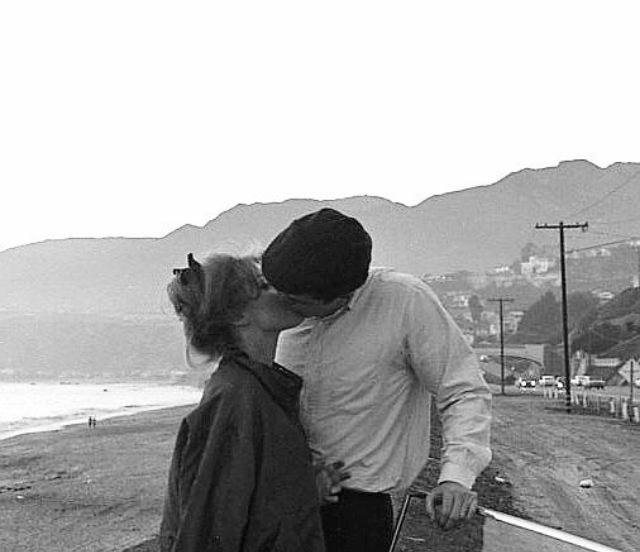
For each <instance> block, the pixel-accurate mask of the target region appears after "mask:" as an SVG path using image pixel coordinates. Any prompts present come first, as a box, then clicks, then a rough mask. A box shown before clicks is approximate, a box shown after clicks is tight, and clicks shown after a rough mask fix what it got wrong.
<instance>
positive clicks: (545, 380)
mask: <svg viewBox="0 0 640 552" xmlns="http://www.w3.org/2000/svg"><path fill="white" fill-rule="evenodd" d="M538 383H539V384H540V387H553V386H554V385H555V383H556V377H555V376H540V381H539V382H538Z"/></svg>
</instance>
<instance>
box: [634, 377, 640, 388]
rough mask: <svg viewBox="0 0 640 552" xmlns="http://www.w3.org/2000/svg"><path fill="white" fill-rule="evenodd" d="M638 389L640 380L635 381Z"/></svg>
mask: <svg viewBox="0 0 640 552" xmlns="http://www.w3.org/2000/svg"><path fill="white" fill-rule="evenodd" d="M635 384H636V387H640V378H636V379H635Z"/></svg>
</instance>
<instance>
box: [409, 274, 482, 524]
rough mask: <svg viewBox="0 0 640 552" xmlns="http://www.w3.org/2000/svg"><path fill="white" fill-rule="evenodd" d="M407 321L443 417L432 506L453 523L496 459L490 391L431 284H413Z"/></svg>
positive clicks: (465, 514)
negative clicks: (492, 445)
mask: <svg viewBox="0 0 640 552" xmlns="http://www.w3.org/2000/svg"><path fill="white" fill-rule="evenodd" d="M405 323H406V324H407V335H408V338H407V346H408V350H409V354H410V361H411V366H412V367H413V369H414V371H415V373H416V375H417V377H418V378H419V379H420V381H421V382H422V383H423V384H424V385H425V386H426V387H427V389H428V390H429V391H430V392H431V393H432V395H434V397H435V400H436V406H437V408H438V411H439V413H440V417H441V421H442V436H443V443H444V444H443V450H442V458H441V472H440V477H439V479H438V486H437V487H436V488H435V489H434V490H433V492H432V493H431V494H430V495H429V497H428V498H427V505H426V506H427V512H428V513H429V515H430V516H431V517H432V519H435V520H436V521H437V522H438V523H439V524H440V525H442V526H443V527H447V528H448V527H450V526H452V525H453V524H454V523H455V522H457V521H459V520H464V519H467V518H469V517H470V516H471V515H472V514H473V512H475V509H476V507H477V497H476V494H475V493H474V492H473V491H471V490H470V489H471V487H472V485H473V483H474V481H475V479H476V478H477V476H478V475H479V474H480V472H481V471H482V470H483V469H484V468H485V467H486V466H487V465H488V464H489V461H490V460H491V449H490V447H489V437H490V424H491V392H490V390H489V388H488V387H487V384H486V382H485V381H484V379H483V377H482V375H481V372H480V368H479V365H478V361H477V357H476V355H475V353H474V352H473V350H472V349H471V347H470V346H469V345H468V344H467V342H466V341H465V339H464V337H463V335H462V332H461V331H460V329H459V328H458V326H457V325H456V323H455V322H454V321H453V319H452V318H451V316H450V315H449V314H448V313H447V312H446V311H445V309H444V307H442V305H441V304H440V302H439V301H438V299H437V297H436V296H435V294H434V293H433V292H432V291H431V290H430V288H428V286H426V285H420V286H417V288H416V289H415V290H414V293H413V294H412V297H411V300H410V303H409V307H408V309H407V316H406V318H405ZM436 503H439V504H440V507H439V508H436V507H435V505H436Z"/></svg>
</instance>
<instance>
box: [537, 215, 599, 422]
mask: <svg viewBox="0 0 640 552" xmlns="http://www.w3.org/2000/svg"><path fill="white" fill-rule="evenodd" d="M567 228H580V229H582V231H583V232H585V231H586V230H587V228H589V223H588V222H583V223H575V224H565V223H564V222H562V221H560V222H559V223H558V224H540V223H538V224H536V229H537V230H560V280H561V283H562V339H563V341H564V379H565V386H566V393H565V397H564V400H565V408H566V410H567V414H571V369H570V368H569V324H568V322H567V275H566V266H565V258H564V231H565V229H567Z"/></svg>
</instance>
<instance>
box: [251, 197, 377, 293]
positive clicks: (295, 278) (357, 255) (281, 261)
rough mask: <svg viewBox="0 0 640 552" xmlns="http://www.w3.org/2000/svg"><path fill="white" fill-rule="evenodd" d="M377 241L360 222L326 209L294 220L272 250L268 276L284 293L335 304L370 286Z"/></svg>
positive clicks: (267, 256)
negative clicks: (372, 242) (374, 244)
mask: <svg viewBox="0 0 640 552" xmlns="http://www.w3.org/2000/svg"><path fill="white" fill-rule="evenodd" d="M370 263H371V236H369V234H368V233H367V231H366V230H365V229H364V228H363V227H362V225H361V224H360V223H359V222H358V221H357V220H356V219H354V218H352V217H348V216H346V215H344V214H342V213H340V212H339V211H336V210H335V209H328V208H325V209H320V210H319V211H315V212H313V213H310V214H308V215H305V216H303V217H301V218H299V219H296V220H294V221H293V222H292V223H291V224H290V225H289V226H288V227H287V228H285V229H284V230H283V231H282V232H280V234H278V235H277V236H276V237H275V238H274V240H273V241H272V242H271V243H270V244H269V246H268V247H267V249H266V251H265V252H264V254H263V256H262V272H263V273H264V275H265V277H266V278H267V280H268V281H269V283H270V284H271V285H273V286H274V287H275V288H276V289H278V290H279V291H282V292H284V293H290V294H293V295H299V294H308V295H311V296H312V297H316V298H318V299H324V300H331V299H334V298H336V297H339V296H341V295H344V294H346V293H350V292H352V291H354V290H355V289H357V288H359V287H360V286H361V285H362V284H364V282H365V280H366V279H367V276H368V274H369V264H370Z"/></svg>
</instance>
